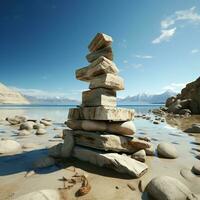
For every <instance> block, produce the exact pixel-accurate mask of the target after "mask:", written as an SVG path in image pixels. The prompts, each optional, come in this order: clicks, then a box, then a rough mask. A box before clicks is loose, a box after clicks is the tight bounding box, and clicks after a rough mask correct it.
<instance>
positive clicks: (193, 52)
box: [190, 49, 199, 54]
mask: <svg viewBox="0 0 200 200" xmlns="http://www.w3.org/2000/svg"><path fill="white" fill-rule="evenodd" d="M190 53H191V54H195V53H199V49H192V50H191V52H190Z"/></svg>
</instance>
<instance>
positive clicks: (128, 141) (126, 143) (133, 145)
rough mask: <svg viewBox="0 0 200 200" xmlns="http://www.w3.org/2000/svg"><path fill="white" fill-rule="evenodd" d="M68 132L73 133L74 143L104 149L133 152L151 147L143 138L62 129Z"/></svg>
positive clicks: (65, 132)
mask: <svg viewBox="0 0 200 200" xmlns="http://www.w3.org/2000/svg"><path fill="white" fill-rule="evenodd" d="M69 133H71V134H73V135H74V139H75V143H76V144H78V145H82V146H86V147H91V148H95V149H99V150H104V151H113V152H127V153H134V152H136V151H138V150H141V149H146V148H150V147H151V143H149V142H146V141H144V140H139V139H137V138H131V137H125V136H118V135H112V134H109V133H101V132H89V131H82V130H76V131H75V130H68V129H65V130H63V134H64V135H65V134H69Z"/></svg>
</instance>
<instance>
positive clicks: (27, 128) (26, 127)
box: [19, 121, 35, 130]
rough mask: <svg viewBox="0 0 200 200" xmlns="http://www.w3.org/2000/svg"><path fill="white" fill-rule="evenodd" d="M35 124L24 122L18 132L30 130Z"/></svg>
mask: <svg viewBox="0 0 200 200" xmlns="http://www.w3.org/2000/svg"><path fill="white" fill-rule="evenodd" d="M34 124H35V123H34V122H31V121H27V122H24V123H22V124H21V125H20V127H19V129H20V130H32V129H33V125H34Z"/></svg>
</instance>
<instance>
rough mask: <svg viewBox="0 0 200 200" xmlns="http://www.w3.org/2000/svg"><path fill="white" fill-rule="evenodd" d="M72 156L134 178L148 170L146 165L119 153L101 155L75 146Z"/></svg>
mask: <svg viewBox="0 0 200 200" xmlns="http://www.w3.org/2000/svg"><path fill="white" fill-rule="evenodd" d="M72 155H73V156H74V157H75V158H77V159H79V160H82V161H87V162H90V163H92V164H94V165H97V166H100V167H107V168H111V169H114V170H115V171H117V172H120V173H126V174H130V175H131V176H133V177H141V176H142V175H143V174H145V173H146V171H147V169H148V166H147V165H146V164H144V163H141V162H139V161H137V160H134V159H132V158H130V157H128V156H126V155H120V154H117V153H101V152H99V151H93V150H90V149H87V148H83V147H79V146H75V148H74V149H73V154H72Z"/></svg>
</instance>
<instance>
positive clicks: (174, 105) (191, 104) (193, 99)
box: [166, 77, 200, 114]
mask: <svg viewBox="0 0 200 200" xmlns="http://www.w3.org/2000/svg"><path fill="white" fill-rule="evenodd" d="M166 107H168V112H170V113H175V114H185V113H189V114H200V77H199V78H198V79H197V80H195V81H193V82H191V83H188V84H187V85H186V87H185V88H183V89H182V91H181V93H180V94H178V95H177V96H174V97H170V98H168V99H167V101H166Z"/></svg>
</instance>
